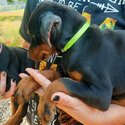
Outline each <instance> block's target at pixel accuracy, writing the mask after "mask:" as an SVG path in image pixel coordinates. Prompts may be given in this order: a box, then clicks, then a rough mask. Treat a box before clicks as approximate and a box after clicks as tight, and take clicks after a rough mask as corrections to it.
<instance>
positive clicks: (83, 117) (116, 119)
mask: <svg viewBox="0 0 125 125" xmlns="http://www.w3.org/2000/svg"><path fill="white" fill-rule="evenodd" d="M26 71H27V72H28V73H29V74H30V75H31V76H32V77H33V78H34V79H35V80H36V81H37V82H38V83H39V84H40V85H41V86H42V90H44V91H45V90H46V88H47V87H48V86H49V85H50V84H51V82H50V81H49V80H48V79H46V78H45V77H44V76H42V75H41V74H40V73H39V72H38V70H37V71H36V70H33V69H31V68H28V69H26ZM42 95H43V91H42ZM55 96H56V97H55ZM54 97H55V98H56V101H54V103H56V105H57V107H59V108H60V109H62V110H64V111H65V112H66V113H68V114H69V115H71V116H72V117H73V118H75V119H76V120H77V121H79V122H81V123H83V124H86V125H123V124H124V123H125V119H124V117H125V108H124V107H122V106H119V105H116V104H110V107H109V109H108V110H107V111H105V112H102V111H100V110H97V109H95V108H92V107H90V106H88V105H86V104H85V103H84V102H82V101H81V100H79V99H77V98H75V97H71V96H69V95H66V94H64V93H60V92H59V93H54V95H52V97H51V99H52V100H53V98H54ZM57 97H58V101H57ZM54 100H55V99H54Z"/></svg>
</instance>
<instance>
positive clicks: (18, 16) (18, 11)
mask: <svg viewBox="0 0 125 125" xmlns="http://www.w3.org/2000/svg"><path fill="white" fill-rule="evenodd" d="M25 4H26V0H0V42H2V43H5V44H6V45H10V46H20V47H21V46H22V45H23V41H24V40H23V39H22V38H21V36H20V35H19V27H20V24H21V20H22V16H23V12H24V8H25Z"/></svg>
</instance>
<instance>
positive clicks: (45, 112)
mask: <svg viewBox="0 0 125 125" xmlns="http://www.w3.org/2000/svg"><path fill="white" fill-rule="evenodd" d="M91 80H92V81H93V80H94V79H93V78H91ZM97 82H98V80H97ZM88 84H89V85H88ZM97 85H98V84H97ZM99 87H101V88H99ZM103 87H104V85H103V84H102V85H101V83H100V84H99V86H95V85H94V83H85V82H84V81H75V80H72V79H71V78H66V77H64V78H60V79H58V80H55V81H54V82H52V83H51V84H50V85H49V87H48V88H47V90H46V91H45V94H44V96H43V99H42V105H38V115H39V117H40V119H41V123H46V124H49V123H50V122H51V121H52V120H53V118H54V114H55V110H56V105H55V104H53V103H52V101H51V100H50V99H51V96H52V94H53V93H55V92H64V93H66V94H68V95H70V96H74V97H77V98H79V99H81V100H82V101H83V102H85V103H86V104H88V105H90V106H92V107H94V108H97V109H99V110H107V109H108V107H109V105H110V103H111V93H112V88H111V87H110V88H108V86H107V87H106V85H105V88H103ZM103 89H106V90H104V91H103ZM42 107H44V108H42Z"/></svg>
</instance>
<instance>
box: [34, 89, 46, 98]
mask: <svg viewBox="0 0 125 125" xmlns="http://www.w3.org/2000/svg"><path fill="white" fill-rule="evenodd" d="M35 93H37V94H38V95H40V96H43V94H44V90H43V89H42V88H41V87H40V88H39V89H37V91H35Z"/></svg>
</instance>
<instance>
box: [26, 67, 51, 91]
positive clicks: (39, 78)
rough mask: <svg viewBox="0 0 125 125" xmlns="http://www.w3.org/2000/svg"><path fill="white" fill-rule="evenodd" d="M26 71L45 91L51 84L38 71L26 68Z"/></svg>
mask: <svg viewBox="0 0 125 125" xmlns="http://www.w3.org/2000/svg"><path fill="white" fill-rule="evenodd" d="M26 71H27V72H28V73H29V74H30V75H31V76H32V77H33V78H34V80H35V81H36V82H38V83H39V84H40V85H41V86H42V88H44V89H46V88H47V87H48V86H49V84H50V83H51V81H50V80H48V79H47V78H46V77H44V76H43V75H42V74H41V73H40V72H39V71H38V70H35V69H32V68H26Z"/></svg>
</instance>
